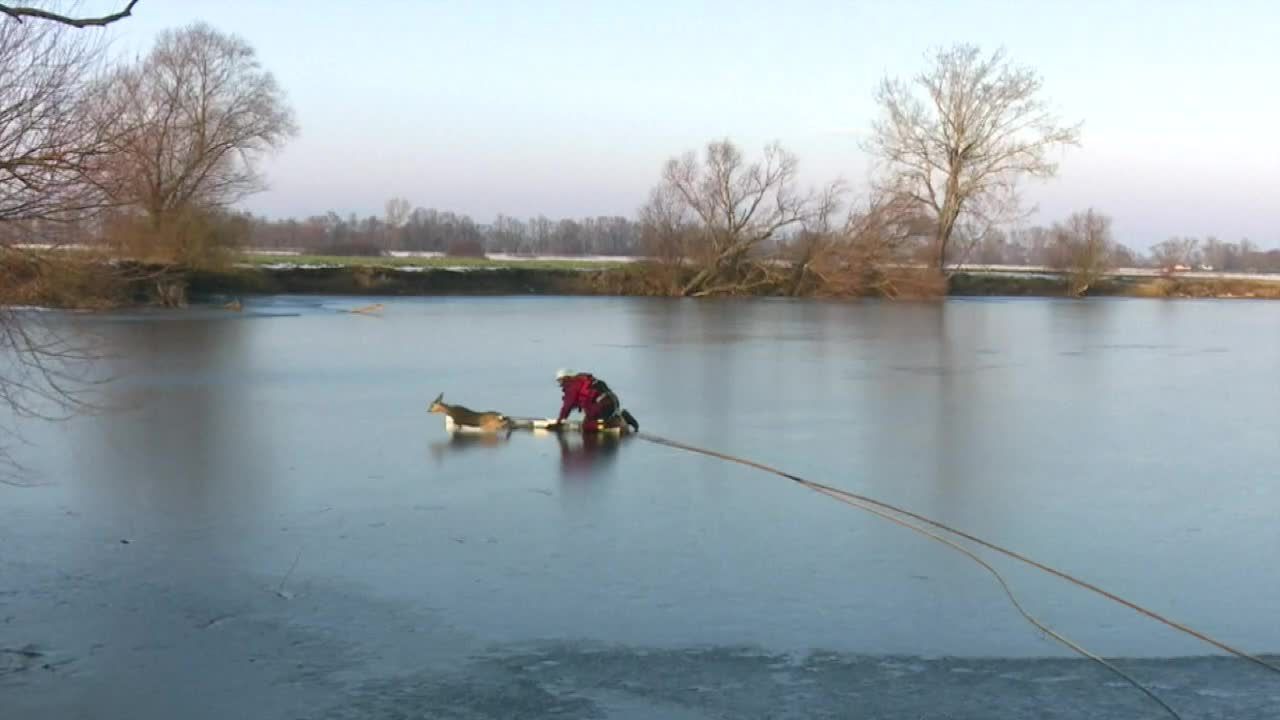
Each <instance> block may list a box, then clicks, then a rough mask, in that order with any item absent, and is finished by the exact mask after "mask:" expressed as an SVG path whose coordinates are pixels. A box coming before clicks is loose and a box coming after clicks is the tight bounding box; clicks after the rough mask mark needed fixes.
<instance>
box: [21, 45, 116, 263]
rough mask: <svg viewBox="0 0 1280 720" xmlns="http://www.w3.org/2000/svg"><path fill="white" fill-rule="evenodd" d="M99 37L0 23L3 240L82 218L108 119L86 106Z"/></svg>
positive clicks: (93, 196) (90, 206)
mask: <svg viewBox="0 0 1280 720" xmlns="http://www.w3.org/2000/svg"><path fill="white" fill-rule="evenodd" d="M100 57H101V45H100V44H99V43H98V42H96V41H95V40H93V39H91V38H89V37H87V36H84V35H80V34H79V33H77V32H75V31H74V30H70V29H68V28H63V27H58V26H54V25H49V24H34V23H33V24H18V23H4V24H0V232H3V235H0V243H3V242H5V241H6V240H9V241H12V240H14V239H17V237H20V236H22V235H26V234H29V233H30V232H31V231H33V230H43V231H44V233H45V234H49V233H54V231H55V230H56V226H57V225H60V224H66V223H69V222H73V221H77V220H83V219H85V218H86V216H87V215H89V214H91V213H92V212H94V211H96V210H99V209H101V207H102V206H103V205H104V204H105V201H106V199H105V197H104V196H103V194H102V193H101V192H99V191H98V188H96V187H95V186H94V185H93V183H92V182H91V178H92V175H93V174H94V173H95V172H97V170H98V168H99V167H100V166H101V164H102V163H103V161H104V159H105V155H106V153H107V151H108V150H109V141H110V139H111V135H110V126H109V125H105V124H101V123H96V122H94V121H93V119H92V118H91V117H90V116H89V114H88V112H87V98H88V88H89V82H90V80H89V78H90V75H91V74H92V73H93V71H94V69H95V67H96V64H97V62H98V61H99V59H100Z"/></svg>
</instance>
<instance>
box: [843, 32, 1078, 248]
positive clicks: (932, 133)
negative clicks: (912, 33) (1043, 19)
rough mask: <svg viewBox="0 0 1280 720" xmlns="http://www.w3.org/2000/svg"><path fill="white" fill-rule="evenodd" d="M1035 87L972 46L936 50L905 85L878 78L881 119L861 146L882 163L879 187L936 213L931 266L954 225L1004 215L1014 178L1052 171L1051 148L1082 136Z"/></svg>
mask: <svg viewBox="0 0 1280 720" xmlns="http://www.w3.org/2000/svg"><path fill="white" fill-rule="evenodd" d="M1040 91H1041V81H1040V79H1039V77H1038V76H1037V75H1036V74H1035V73H1033V72H1032V71H1031V70H1029V69H1026V68H1020V67H1014V66H1011V65H1010V64H1009V63H1008V62H1006V60H1005V56H1004V51H1003V50H998V51H996V52H995V53H993V54H992V55H991V56H990V57H982V56H981V55H980V53H979V50H978V49H977V48H976V47H973V46H969V45H957V46H954V47H952V48H950V49H946V50H940V51H938V52H937V53H936V54H935V55H934V57H933V65H932V67H931V68H930V69H929V70H928V71H927V72H924V73H922V74H920V75H917V76H916V77H915V78H913V79H912V80H911V82H903V81H900V80H896V79H885V80H884V81H883V82H882V83H881V85H880V88H879V91H878V92H877V94H876V100H877V102H878V103H879V105H880V106H881V110H882V117H881V118H880V120H878V121H877V122H876V123H875V124H874V126H873V133H872V136H871V138H870V140H869V142H868V143H867V149H868V150H869V151H871V152H872V153H874V154H875V155H876V156H877V157H878V158H879V160H880V161H881V162H882V163H883V164H884V166H885V167H884V171H885V177H884V178H883V180H882V183H883V185H882V188H883V189H884V190H885V191H888V192H895V193H901V194H904V195H905V196H906V197H908V198H910V199H911V200H913V201H914V202H916V203H917V204H918V205H919V206H920V207H921V208H922V209H923V210H925V211H927V212H928V213H929V214H930V215H931V216H932V217H933V219H934V221H935V223H936V225H935V229H934V253H933V263H934V264H935V265H936V266H937V267H938V268H942V267H943V266H944V265H945V263H946V259H947V250H948V247H947V246H948V243H949V242H950V241H951V239H952V233H953V231H954V230H955V228H956V226H957V223H959V222H961V221H962V220H963V219H964V218H965V217H968V218H969V220H970V222H973V223H975V224H976V225H977V226H979V227H981V226H989V225H991V224H992V223H994V222H996V221H998V220H999V219H1000V218H1001V217H1002V216H1003V215H1006V214H1009V213H1010V212H1011V210H1012V209H1013V208H1016V206H1017V195H1016V184H1017V181H1018V179H1019V178H1021V177H1023V176H1032V177H1051V176H1053V175H1054V174H1055V173H1056V172H1057V165H1056V163H1054V162H1053V161H1052V160H1051V159H1050V157H1049V152H1050V151H1051V150H1052V149H1054V148H1056V147H1060V146H1066V145H1076V144H1078V143H1079V125H1076V126H1063V125H1060V124H1059V123H1058V121H1057V120H1056V119H1055V118H1054V117H1053V115H1052V114H1051V113H1050V112H1049V110H1048V109H1047V106H1046V104H1045V103H1044V101H1043V100H1041V99H1040V98H1039V94H1040ZM985 234H986V231H985V230H981V231H975V232H971V233H970V235H971V236H973V237H981V236H983V235H985Z"/></svg>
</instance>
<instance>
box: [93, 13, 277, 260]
mask: <svg viewBox="0 0 1280 720" xmlns="http://www.w3.org/2000/svg"><path fill="white" fill-rule="evenodd" d="M101 87H102V91H101V96H100V101H101V102H100V106H99V112H100V117H102V118H103V121H104V122H115V123H119V124H120V125H121V126H122V127H123V128H124V129H125V132H123V133H122V134H121V136H120V139H119V142H117V143H116V145H115V146H114V147H113V148H112V149H113V163H112V165H111V167H110V168H109V169H108V172H106V173H104V175H103V177H102V182H103V185H104V187H105V188H107V190H108V191H109V192H110V193H111V194H112V195H113V197H114V198H115V199H116V201H117V202H118V203H119V204H120V205H122V206H127V207H132V208H134V209H136V210H137V211H139V212H140V213H141V214H142V216H143V217H144V218H145V220H146V224H147V228H146V230H147V231H148V233H149V234H150V235H151V236H153V237H154V239H155V240H157V241H158V242H160V243H162V244H168V243H177V244H178V245H179V248H178V249H179V250H181V249H182V248H181V246H182V245H183V243H184V240H185V238H184V237H183V234H184V233H186V232H193V231H194V230H193V223H194V228H195V229H198V228H199V227H200V218H201V217H203V216H205V215H206V214H207V213H209V212H210V211H217V210H222V209H225V208H226V207H228V206H229V205H231V204H233V203H235V202H237V201H238V200H240V199H242V198H244V197H246V196H248V195H250V194H252V193H255V192H258V191H261V190H263V189H265V185H264V182H263V177H262V175H261V174H260V172H259V171H258V170H257V168H256V167H255V163H256V161H257V160H258V159H259V158H260V157H261V156H262V155H264V154H265V153H267V152H269V151H272V150H275V149H278V148H279V147H281V146H282V145H283V144H284V142H285V141H286V140H288V139H289V138H291V137H292V136H294V135H295V134H296V133H297V127H296V125H295V124H294V119H293V114H292V111H291V110H290V109H289V107H288V106H287V104H286V100H285V97H284V94H283V92H282V91H281V89H280V88H279V86H278V85H277V84H276V81H275V78H274V77H273V76H272V74H271V73H270V72H268V71H266V70H264V69H263V68H262V67H261V65H260V64H259V62H258V59H257V55H256V53H255V51H254V50H253V48H251V47H250V46H249V45H248V44H247V43H246V42H245V41H244V40H242V39H241V38H239V37H237V36H234V35H228V34H224V33H220V32H218V31H217V30H215V29H213V28H211V27H209V26H208V25H206V24H204V23H196V24H193V25H190V26H187V27H184V28H181V29H178V30H170V31H166V32H165V33H163V34H162V35H161V36H160V38H159V40H158V41H157V44H156V46H155V47H154V48H153V49H152V50H151V52H150V53H149V54H147V55H146V56H145V57H143V58H141V59H139V60H138V61H136V62H134V63H131V64H129V65H127V66H125V67H123V68H121V69H119V70H118V71H116V72H114V73H112V74H111V75H109V76H108V77H107V78H106V79H105V81H104V82H103V84H102V86H101ZM193 218H194V220H193ZM169 249H170V250H173V249H174V248H169Z"/></svg>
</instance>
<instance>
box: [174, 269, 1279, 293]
mask: <svg viewBox="0 0 1280 720" xmlns="http://www.w3.org/2000/svg"><path fill="white" fill-rule="evenodd" d="M188 283H189V291H190V293H191V294H192V296H193V297H197V296H215V295H253V294H273V295H290V294H302V295H305V294H326V295H375V296H377V295H385V296H431V295H620V296H652V295H660V294H662V293H661V291H660V290H659V289H658V288H656V287H655V286H654V284H653V282H652V279H651V278H650V277H648V274H647V273H646V272H645V268H644V267H643V266H641V265H631V266H612V267H603V268H600V267H595V268H570V267H563V266H554V265H549V266H541V267H523V266H498V265H491V266H486V265H481V264H473V265H463V266H454V267H439V266H436V267H424V266H386V265H383V266H379V265H370V264H358V265H348V266H337V265H325V266H305V265H296V266H294V265H280V266H270V265H259V266H255V267H239V268H235V269H232V270H226V271H219V272H197V273H191V274H189V275H188ZM767 294H768V293H765V295H767ZM947 294H948V295H951V296H961V297H964V296H987V297H1002V296H1003V297H1065V296H1067V295H1068V287H1067V280H1066V278H1065V276H1060V275H1052V274H1025V275H1020V274H1015V273H1008V272H982V271H973V272H955V273H953V274H952V275H951V276H950V278H949V279H948V282H947ZM1087 295H1088V296H1097V297H1146V298H1256V299H1280V277H1278V278H1276V279H1274V280H1272V279H1239V278H1221V279H1219V278H1182V277H1176V276H1175V277H1151V276H1115V277H1109V278H1105V279H1103V280H1101V281H1099V282H1098V283H1096V284H1095V285H1094V286H1093V287H1091V288H1090V289H1089V292H1088V293H1087Z"/></svg>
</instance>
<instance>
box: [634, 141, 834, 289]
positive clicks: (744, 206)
mask: <svg viewBox="0 0 1280 720" xmlns="http://www.w3.org/2000/svg"><path fill="white" fill-rule="evenodd" d="M796 170H797V162H796V158H795V156H794V155H792V154H791V153H789V152H787V151H786V150H784V149H783V148H782V147H781V146H780V145H778V144H776V143H774V144H770V145H768V146H767V147H765V149H764V154H763V158H762V159H761V160H759V161H757V162H748V161H747V160H746V158H745V157H744V156H743V154H742V151H741V150H739V149H738V147H737V146H736V145H734V144H733V143H732V142H730V141H728V140H720V141H716V142H712V143H709V144H708V145H707V147H706V151H705V156H704V157H703V158H702V159H701V160H699V158H698V157H697V156H696V155H694V154H693V153H692V152H690V153H686V154H684V155H683V156H681V157H678V158H672V159H671V160H669V161H668V162H667V164H666V166H665V168H664V170H663V173H662V181H661V183H660V184H659V185H658V187H656V188H655V189H654V190H653V192H652V194H651V196H650V200H649V204H648V205H647V206H646V207H645V208H644V209H642V211H641V215H642V218H644V219H645V222H646V223H647V225H648V227H647V229H646V232H647V234H648V235H649V236H650V237H651V238H653V239H651V241H650V242H651V244H656V245H658V246H661V247H663V248H664V250H665V251H666V252H669V253H674V254H677V255H679V257H680V258H681V260H682V261H684V262H689V263H691V264H692V265H693V267H694V272H693V274H692V276H691V277H690V278H689V279H688V280H687V281H685V282H683V283H682V284H681V286H680V287H679V289H678V292H679V293H680V294H683V295H709V294H715V293H724V292H743V291H746V290H749V289H750V288H751V287H753V286H756V285H761V284H773V283H776V282H777V278H776V277H775V276H774V274H773V273H772V272H771V270H770V267H769V265H768V264H766V263H761V262H758V260H759V258H758V257H757V256H756V255H757V252H758V251H759V250H760V249H761V248H763V247H766V246H768V245H770V244H772V243H775V242H777V241H778V239H779V237H780V235H781V234H782V233H783V232H785V231H791V230H796V231H798V230H800V229H802V228H804V227H805V225H806V224H807V223H811V222H813V221H815V220H817V219H819V218H822V217H824V216H825V214H829V207H827V205H826V203H828V202H831V201H833V200H834V199H835V198H836V196H837V194H836V193H835V192H834V191H830V190H828V191H823V192H813V191H808V192H804V191H801V190H800V189H799V188H798V187H797V185H798V183H797V179H796ZM662 233H665V234H666V235H665V237H660V236H661V235H662Z"/></svg>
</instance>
